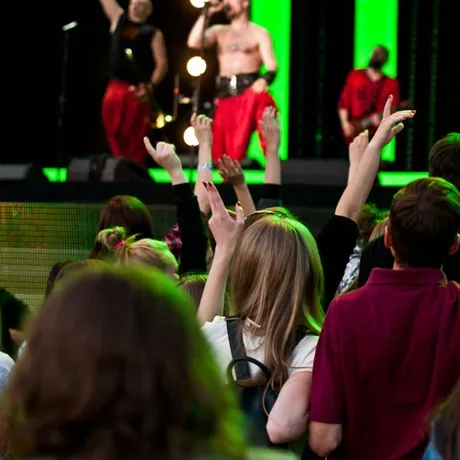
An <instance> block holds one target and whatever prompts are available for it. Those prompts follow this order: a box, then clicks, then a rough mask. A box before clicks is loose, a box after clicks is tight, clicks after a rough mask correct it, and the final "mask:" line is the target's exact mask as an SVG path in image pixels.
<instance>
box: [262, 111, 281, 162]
mask: <svg viewBox="0 0 460 460" xmlns="http://www.w3.org/2000/svg"><path fill="white" fill-rule="evenodd" d="M260 126H261V128H262V135H263V137H264V139H265V141H266V142H267V154H268V153H272V152H276V153H278V148H279V145H280V138H281V130H280V117H279V112H278V111H277V110H276V108H275V107H267V108H266V109H265V111H264V113H263V115H262V121H261V122H260Z"/></svg>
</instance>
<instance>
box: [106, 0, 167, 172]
mask: <svg viewBox="0 0 460 460" xmlns="http://www.w3.org/2000/svg"><path fill="white" fill-rule="evenodd" d="M100 2H101V4H102V7H103V9H104V12H105V14H106V16H107V18H108V19H109V21H110V32H111V33H112V46H111V50H110V82H109V84H108V86H107V90H106V93H105V96H104V101H103V104H102V119H103V122H104V128H105V132H106V134H107V140H108V142H109V145H110V148H111V149H112V154H113V155H114V156H116V157H125V158H129V159H130V160H132V161H134V162H136V163H139V164H141V165H144V164H145V160H146V158H147V155H148V154H147V151H146V150H145V146H144V140H143V139H144V136H148V135H149V133H150V130H151V129H152V101H153V93H154V89H155V87H156V86H157V85H158V84H159V83H160V82H161V81H162V80H163V79H164V77H165V76H166V74H167V72H168V59H167V54H166V48H165V43H164V38H163V34H162V33H161V31H160V30H158V29H156V28H155V27H152V26H150V25H148V24H146V21H147V19H148V18H149V17H150V15H151V14H152V9H153V6H152V2H151V0H130V3H129V7H128V10H127V11H124V10H123V9H122V8H121V7H120V5H119V4H118V3H117V1H116V0H100Z"/></svg>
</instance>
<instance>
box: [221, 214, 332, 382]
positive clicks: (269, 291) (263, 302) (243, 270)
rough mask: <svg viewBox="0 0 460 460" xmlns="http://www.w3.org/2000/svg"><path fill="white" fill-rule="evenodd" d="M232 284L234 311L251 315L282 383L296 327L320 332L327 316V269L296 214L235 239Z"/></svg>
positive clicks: (265, 220) (269, 219)
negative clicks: (322, 264) (324, 268)
mask: <svg viewBox="0 0 460 460" xmlns="http://www.w3.org/2000/svg"><path fill="white" fill-rule="evenodd" d="M229 290H230V298H231V302H232V313H234V314H235V315H237V316H238V317H239V318H240V319H242V320H246V319H249V320H250V321H249V323H250V324H252V326H249V327H250V328H253V329H252V330H253V332H255V333H257V334H260V335H261V336H263V337H264V340H265V365H266V366H267V367H268V368H269V369H270V371H271V372H272V380H271V382H270V383H271V384H272V386H273V387H276V388H281V387H282V385H283V384H284V383H285V382H286V380H287V379H288V377H289V365H288V362H289V358H290V355H291V354H292V350H293V345H294V341H295V336H296V332H297V329H298V327H299V326H302V325H303V326H306V327H307V329H308V331H309V333H311V334H315V335H319V333H320V331H321V326H322V324H323V321H324V312H323V309H322V306H321V300H322V295H323V291H324V275H323V269H322V266H321V260H320V257H319V253H318V248H317V246H316V242H315V240H314V238H313V236H312V234H311V233H310V231H309V230H308V229H307V228H306V227H305V226H304V225H303V224H301V223H300V222H299V221H297V220H295V219H288V218H284V217H279V216H274V215H267V216H265V217H262V218H261V219H259V220H258V221H256V222H255V223H253V224H252V225H251V226H250V227H249V228H247V229H246V230H245V232H244V234H243V236H242V237H241V240H240V241H239V243H238V245H237V248H236V251H235V254H234V257H233V261H232V263H231V266H230V289H229ZM245 324H247V323H245ZM254 324H255V325H256V326H254Z"/></svg>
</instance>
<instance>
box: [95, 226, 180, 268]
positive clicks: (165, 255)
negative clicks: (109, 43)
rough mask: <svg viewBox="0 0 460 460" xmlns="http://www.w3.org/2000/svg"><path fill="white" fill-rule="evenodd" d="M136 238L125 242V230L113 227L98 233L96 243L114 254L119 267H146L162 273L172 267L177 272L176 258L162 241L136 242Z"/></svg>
mask: <svg viewBox="0 0 460 460" xmlns="http://www.w3.org/2000/svg"><path fill="white" fill-rule="evenodd" d="M136 236H137V235H133V236H130V237H129V238H128V239H127V240H125V237H126V230H125V229H124V228H123V227H114V228H108V229H106V230H102V231H101V232H99V234H98V236H97V242H98V243H101V244H102V245H103V246H104V247H105V248H106V249H108V250H109V251H112V252H114V256H115V259H116V261H117V263H119V264H120V265H125V266H127V265H147V266H150V267H155V268H158V269H159V270H161V271H163V272H167V271H169V270H170V269H171V268H172V267H174V268H175V269H176V270H177V261H176V258H175V257H174V255H173V254H172V252H171V251H170V250H169V247H168V245H167V244H166V243H165V242H164V241H158V240H151V239H147V238H144V239H142V240H139V241H136Z"/></svg>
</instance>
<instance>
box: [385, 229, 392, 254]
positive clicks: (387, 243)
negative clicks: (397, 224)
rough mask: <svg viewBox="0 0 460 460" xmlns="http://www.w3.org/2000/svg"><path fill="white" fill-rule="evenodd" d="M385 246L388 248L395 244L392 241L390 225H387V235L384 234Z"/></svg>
mask: <svg viewBox="0 0 460 460" xmlns="http://www.w3.org/2000/svg"><path fill="white" fill-rule="evenodd" d="M384 242H385V247H386V248H387V249H391V248H392V246H393V242H392V241H391V235H390V230H389V228H388V225H387V226H386V227H385V236H384Z"/></svg>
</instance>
